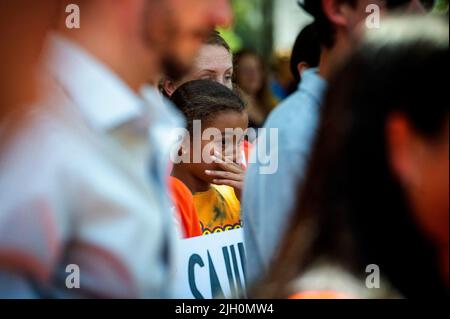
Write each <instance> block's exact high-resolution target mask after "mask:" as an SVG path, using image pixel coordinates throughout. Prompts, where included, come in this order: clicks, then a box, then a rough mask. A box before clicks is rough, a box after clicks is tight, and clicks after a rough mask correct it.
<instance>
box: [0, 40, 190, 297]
mask: <svg viewBox="0 0 450 319" xmlns="http://www.w3.org/2000/svg"><path fill="white" fill-rule="evenodd" d="M46 56H47V58H46V61H47V63H46V67H47V69H48V70H49V73H50V75H51V77H52V78H53V80H54V82H55V83H53V81H51V82H52V83H49V84H48V86H47V87H46V88H45V89H46V90H47V91H48V92H50V94H49V96H48V97H47V98H46V99H44V100H43V101H42V102H40V103H39V104H37V105H36V106H35V107H34V111H33V112H31V113H30V114H29V116H28V118H27V119H26V121H25V126H24V128H23V129H22V130H21V132H20V133H19V134H17V135H16V136H15V138H14V139H13V140H12V141H10V143H9V144H8V145H7V147H6V148H5V149H4V151H3V153H2V154H0V267H2V266H4V265H5V264H6V265H8V264H9V266H11V267H12V268H13V270H14V272H15V275H14V277H16V276H17V278H19V279H20V280H11V278H12V277H8V275H5V274H6V273H3V276H2V275H1V274H0V296H6V297H21V296H22V295H23V296H27V294H30V296H33V293H34V294H35V296H50V297H66V296H70V297H71V296H80V297H125V298H129V297H131V298H134V297H142V298H161V297H169V296H170V292H169V291H168V289H167V287H169V286H170V278H171V275H172V269H171V265H172V262H171V260H172V259H171V258H172V256H173V254H175V252H174V244H175V240H173V237H174V236H176V235H175V232H174V229H173V223H172V214H171V212H170V208H169V206H170V204H169V199H168V188H167V185H166V177H167V174H168V173H169V172H168V162H169V157H168V154H169V148H170V146H171V145H172V140H171V137H170V134H167V135H166V133H168V132H170V130H171V129H172V128H173V127H175V126H178V127H181V126H183V122H182V121H181V120H180V117H179V115H178V113H176V112H175V111H174V110H173V109H172V108H171V107H170V106H168V105H166V104H165V103H161V101H160V100H159V99H158V97H157V96H156V95H155V93H154V92H153V91H152V90H150V89H146V90H145V91H144V92H143V94H142V96H139V95H138V94H135V93H134V92H133V91H132V90H131V89H130V88H129V87H128V86H127V85H126V84H125V83H124V82H123V81H122V80H121V79H120V78H119V77H118V76H117V75H115V74H114V73H113V72H112V71H111V70H110V69H109V68H108V67H107V66H105V65H103V64H102V63H101V62H100V61H98V60H97V59H96V58H95V57H93V56H91V55H90V54H89V53H88V52H86V51H84V50H83V49H82V48H80V47H78V46H77V45H76V44H74V43H72V42H70V41H69V40H67V39H64V38H62V37H60V36H57V35H52V36H51V38H50V41H49V48H48V52H47V55H46ZM163 136H165V137H166V138H165V139H162V138H161V137H163ZM68 264H75V265H77V266H79V269H80V288H79V289H68V288H67V287H66V279H67V276H68V275H70V273H66V266H67V265H68ZM20 271H23V273H21V272H20ZM0 273H1V270H0ZM70 279H73V278H72V277H70ZM19 281H21V283H19ZM30 284H31V285H30ZM21 285H24V286H26V287H33V291H25V290H26V289H19V288H18V287H19V286H20V287H22V286H21ZM15 290H16V291H17V292H15ZM2 294H3V295H2ZM14 294H15V295H14Z"/></svg>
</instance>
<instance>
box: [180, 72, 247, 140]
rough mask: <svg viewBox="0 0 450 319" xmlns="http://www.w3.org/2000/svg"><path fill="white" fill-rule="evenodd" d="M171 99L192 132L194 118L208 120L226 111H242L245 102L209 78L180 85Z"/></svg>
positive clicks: (236, 94)
mask: <svg viewBox="0 0 450 319" xmlns="http://www.w3.org/2000/svg"><path fill="white" fill-rule="evenodd" d="M171 101H172V102H173V103H174V104H175V105H176V106H177V108H178V109H179V110H180V111H181V112H182V113H183V114H184V116H185V117H186V120H187V127H188V130H189V131H190V132H192V125H193V121H194V120H201V121H202V122H203V121H209V120H211V119H213V118H214V117H215V116H217V114H219V113H221V112H226V111H234V112H238V113H242V112H244V110H245V104H244V102H243V100H242V99H241V97H240V96H239V95H238V93H236V92H233V91H232V90H230V89H228V88H227V87H225V86H223V85H222V84H219V83H217V82H214V81H211V80H195V81H191V82H187V83H185V84H183V85H182V86H180V87H179V88H178V89H177V90H176V91H175V92H174V93H173V95H172V97H171Z"/></svg>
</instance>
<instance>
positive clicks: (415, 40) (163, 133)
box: [0, 0, 449, 299]
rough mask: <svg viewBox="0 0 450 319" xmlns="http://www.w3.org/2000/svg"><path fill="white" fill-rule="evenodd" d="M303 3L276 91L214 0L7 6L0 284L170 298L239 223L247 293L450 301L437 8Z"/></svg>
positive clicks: (2, 53) (391, 0) (370, 1)
mask: <svg viewBox="0 0 450 319" xmlns="http://www.w3.org/2000/svg"><path fill="white" fill-rule="evenodd" d="M292 1H294V0H292ZM298 2H299V10H304V11H306V12H307V13H308V14H310V15H311V16H312V17H313V18H314V21H313V22H312V23H311V24H310V25H307V26H306V27H305V28H304V29H303V30H301V32H300V33H299V34H298V36H297V40H296V42H295V45H294V47H293V49H292V55H291V58H290V70H291V72H292V79H293V83H292V84H293V87H295V90H294V92H292V94H290V95H289V96H288V97H286V98H285V95H287V93H286V92H287V91H288V90H286V91H285V92H284V93H283V94H281V93H280V92H279V91H277V90H275V89H274V85H273V83H271V76H270V73H269V71H268V69H269V68H268V67H267V65H266V64H265V61H264V59H263V58H262V57H261V56H260V55H259V54H258V53H257V52H256V51H253V50H250V49H243V50H241V51H239V52H233V51H232V50H231V48H230V46H229V44H228V43H227V42H226V41H225V40H224V38H223V37H222V36H221V34H220V33H219V32H218V31H215V30H216V27H217V26H227V25H229V24H230V23H231V22H232V10H231V7H230V3H229V1H228V0H184V1H177V0H148V1H108V0H78V1H76V3H77V5H78V6H79V10H80V12H81V15H82V19H81V25H80V26H79V27H78V28H69V27H68V26H67V20H66V18H67V11H66V8H67V6H68V5H69V4H72V3H73V1H66V0H49V1H45V2H38V1H32V0H18V1H8V2H6V1H3V2H1V3H0V39H1V41H2V43H4V44H5V45H4V46H2V50H0V60H1V61H2V65H1V66H0V298H171V297H173V291H172V288H173V285H174V284H176V283H174V282H173V280H174V276H173V273H174V268H175V267H176V255H177V250H178V245H179V243H180V241H181V240H184V239H188V238H193V237H202V236H211V235H212V234H218V233H223V232H227V231H231V230H237V229H242V231H243V233H244V244H245V248H246V253H245V255H246V263H245V264H246V274H247V279H248V283H247V286H248V287H247V288H248V291H247V295H248V296H249V297H251V298H292V299H308V298H321V299H325V298H326V299H328V298H403V297H406V298H415V297H422V296H425V295H426V296H435V297H445V296H448V292H449V290H448V287H449V278H448V269H449V264H448V261H449V195H448V194H449V157H448V156H449V148H448V147H449V114H448V95H447V94H446V89H445V86H446V83H447V79H448V59H447V54H448V51H449V30H448V14H447V15H446V16H440V15H436V14H432V13H430V12H429V11H428V10H427V8H425V7H424V6H423V5H422V3H421V2H420V1H418V0H384V1H382V0H302V1H298ZM369 5H376V6H377V8H380V10H381V18H380V19H381V20H380V23H379V26H377V27H375V28H371V27H368V26H367V24H366V19H367V17H368V15H369V14H370V13H368V11H367V10H366V8H367V7H368V6H369ZM293 32H294V31H293ZM272 80H273V79H272ZM272 82H273V81H272ZM285 86H286V85H285ZM274 132H275V134H276V139H275V140H276V143H275V144H276V145H272V144H271V145H270V148H271V149H270V150H269V152H270V153H271V154H272V155H273V154H275V157H276V163H277V167H276V170H275V171H274V172H271V173H269V174H267V173H264V170H263V169H262V168H264V166H265V165H267V162H266V161H264V160H262V158H261V156H260V155H261V152H260V151H261V149H263V150H266V148H267V139H268V138H270V137H271V136H270V135H271V134H274ZM67 265H77V266H78V267H79V269H80V270H81V274H82V278H83V282H82V285H81V287H78V288H79V289H68V287H67V284H66V278H67ZM368 267H376V268H377V269H379V270H380V273H381V279H380V282H379V283H378V284H377V289H373V287H369V286H368V285H367V281H366V278H367V269H368Z"/></svg>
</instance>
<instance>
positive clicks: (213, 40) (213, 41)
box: [204, 30, 231, 53]
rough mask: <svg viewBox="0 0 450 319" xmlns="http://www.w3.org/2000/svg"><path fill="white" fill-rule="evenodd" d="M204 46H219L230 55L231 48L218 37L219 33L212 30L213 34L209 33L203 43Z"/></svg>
mask: <svg viewBox="0 0 450 319" xmlns="http://www.w3.org/2000/svg"><path fill="white" fill-rule="evenodd" d="M204 44H207V45H214V46H220V47H223V48H225V49H226V50H227V51H228V52H230V53H231V48H230V46H229V45H228V43H227V41H225V39H224V38H222V36H221V35H220V32H219V31H216V30H214V31H213V32H211V34H210V35H209V37H208V38H207V39H206V41H205V42H204Z"/></svg>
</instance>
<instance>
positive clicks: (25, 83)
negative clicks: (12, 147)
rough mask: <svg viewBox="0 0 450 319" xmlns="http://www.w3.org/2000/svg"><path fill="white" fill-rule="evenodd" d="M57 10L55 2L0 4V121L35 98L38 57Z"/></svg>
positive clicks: (29, 1)
mask: <svg viewBox="0 0 450 319" xmlns="http://www.w3.org/2000/svg"><path fill="white" fill-rule="evenodd" d="M57 8H58V5H57V0H49V1H46V2H45V3H38V2H36V1H32V0H18V1H2V2H1V3H0V39H1V43H2V45H1V49H0V61H1V63H0V121H3V120H4V119H6V118H7V117H8V118H9V117H11V116H13V115H14V114H15V113H20V108H21V107H24V105H26V104H27V103H30V102H32V101H33V100H34V99H36V98H37V95H38V92H37V89H36V86H37V85H36V78H37V74H36V73H37V72H36V71H37V68H38V62H39V57H40V55H41V52H42V49H43V46H44V40H45V34H46V32H47V30H48V29H49V28H50V27H51V26H52V21H53V22H55V18H56V14H57ZM10 121H12V119H10ZM17 124H18V123H14V125H13V124H11V126H17ZM2 125H5V123H3V124H2ZM11 129H12V128H11ZM2 142H4V139H3V141H1V142H0V148H1V145H2V144H3V143H2Z"/></svg>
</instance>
